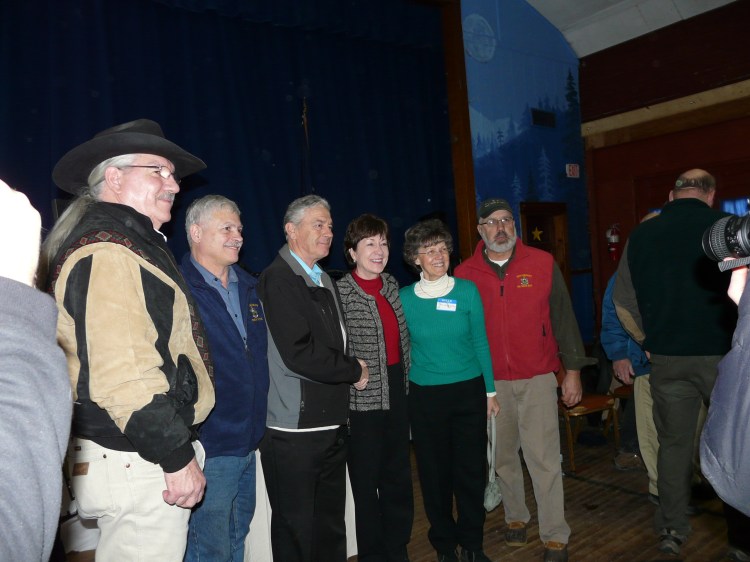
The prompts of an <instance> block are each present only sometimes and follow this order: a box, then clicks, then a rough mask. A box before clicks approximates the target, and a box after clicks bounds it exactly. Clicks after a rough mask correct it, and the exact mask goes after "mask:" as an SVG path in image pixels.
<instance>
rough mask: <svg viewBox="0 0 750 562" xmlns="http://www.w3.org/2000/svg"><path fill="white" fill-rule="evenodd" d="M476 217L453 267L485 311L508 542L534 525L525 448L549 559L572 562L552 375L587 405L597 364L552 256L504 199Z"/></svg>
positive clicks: (523, 537)
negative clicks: (519, 229) (584, 385)
mask: <svg viewBox="0 0 750 562" xmlns="http://www.w3.org/2000/svg"><path fill="white" fill-rule="evenodd" d="M477 215H478V219H479V220H478V224H477V231H478V232H479V235H480V236H481V238H482V239H481V240H480V241H479V243H478V244H477V247H476V250H475V251H474V254H473V255H472V256H471V257H470V258H469V259H468V260H466V261H464V262H463V263H462V264H461V265H460V266H458V267H457V268H456V276H457V277H462V278H464V279H469V280H471V281H473V282H474V283H476V285H477V288H478V289H479V294H480V295H481V296H482V302H483V304H484V310H485V312H486V315H485V325H486V328H487V337H488V340H489V345H490V351H491V352H492V365H493V366H494V368H495V371H494V379H495V381H494V388H495V389H496V390H497V397H498V401H499V403H500V415H498V416H497V419H496V421H497V435H498V440H497V441H498V442H497V450H496V454H495V457H496V467H497V468H496V470H497V475H498V479H499V483H500V491H501V492H502V494H503V506H504V507H505V521H506V523H507V524H508V529H507V531H506V533H505V542H506V544H508V545H509V546H523V545H524V544H526V541H527V533H526V525H527V524H528V522H529V520H530V519H531V515H530V513H529V510H528V508H527V507H526V494H525V492H524V477H523V469H522V466H521V459H520V457H519V454H518V451H519V449H521V450H522V451H523V458H524V461H525V463H526V467H527V468H528V471H529V475H530V476H531V482H532V484H533V486H534V496H535V498H536V503H537V508H538V518H539V537H540V538H541V540H542V542H544V560H545V562H565V561H567V560H568V539H569V537H570V527H569V526H568V523H567V521H565V505H564V500H563V482H562V467H561V465H560V431H559V425H558V409H557V403H558V396H557V389H558V382H557V378H556V377H555V373H556V372H557V371H559V370H560V369H563V373H564V374H562V376H561V379H562V382H561V385H560V386H561V390H562V397H561V398H562V401H563V403H564V404H565V405H566V406H568V407H572V406H574V405H575V404H577V403H578V402H579V401H580V400H581V395H582V390H581V368H583V367H584V366H586V365H590V364H593V363H595V360H593V359H589V358H587V357H586V354H585V351H584V348H583V341H582V339H581V335H580V332H579V330H578V323H577V322H576V318H575V315H574V313H573V306H572V304H571V302H570V296H569V295H568V289H567V286H566V285H565V279H564V278H563V276H562V272H561V271H560V268H559V267H558V266H557V264H556V263H555V260H554V258H553V257H552V255H551V254H549V253H547V252H543V251H541V250H538V249H536V248H531V247H529V246H526V245H525V244H524V243H523V242H522V241H521V240H520V239H519V238H518V237H517V236H516V229H515V220H514V218H513V212H512V210H511V207H510V205H509V204H508V202H507V201H506V200H505V199H494V198H493V199H488V200H486V201H484V202H483V203H482V204H481V205H480V206H479V209H478V211H477ZM561 360H562V365H561Z"/></svg>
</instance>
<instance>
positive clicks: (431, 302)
mask: <svg viewBox="0 0 750 562" xmlns="http://www.w3.org/2000/svg"><path fill="white" fill-rule="evenodd" d="M452 249H453V239H452V237H451V234H450V232H449V231H448V229H447V228H446V226H445V225H444V224H443V223H442V222H441V221H439V220H428V221H423V222H420V223H417V224H416V225H414V226H412V227H411V228H410V229H409V230H407V231H406V240H405V242H404V258H405V260H406V262H407V263H408V264H409V265H411V266H413V267H414V268H415V269H417V271H419V272H420V280H419V281H418V282H417V283H414V284H413V285H410V286H409V287H405V288H403V289H401V292H400V294H401V302H402V304H403V307H404V314H405V316H406V324H407V326H408V328H409V334H410V337H411V344H412V348H411V369H410V371H409V382H410V386H409V389H410V390H409V418H410V421H411V430H412V439H413V441H414V451H415V454H416V459H417V470H418V473H419V482H420V485H421V487H422V497H423V501H424V508H425V513H426V514H427V519H428V520H429V522H430V531H429V535H428V536H429V539H430V543H431V544H432V546H433V547H434V548H435V550H436V551H437V553H438V561H440V562H457V561H461V562H488V561H489V558H487V556H485V554H484V552H483V550H482V540H483V530H484V518H485V512H484V506H483V495H484V484H485V482H486V480H487V479H486V474H485V470H486V469H485V451H486V448H485V445H486V442H487V434H486V421H487V419H488V418H489V416H491V415H492V416H494V415H496V414H497V412H498V411H499V409H500V407H499V406H498V403H497V400H496V398H495V386H494V381H493V380H492V361H491V359H490V350H489V344H488V343H487V334H486V333H485V329H484V312H483V309H482V301H481V299H480V297H479V291H478V290H477V288H476V286H475V285H474V284H473V283H472V282H471V281H466V280H464V279H455V278H453V277H450V276H449V275H448V267H449V264H450V259H449V256H450V252H451V251H452ZM454 497H455V501H456V510H457V513H458V517H457V518H456V519H454V517H453V498H454ZM458 546H461V551H460V555H459V553H458V552H457V547H458Z"/></svg>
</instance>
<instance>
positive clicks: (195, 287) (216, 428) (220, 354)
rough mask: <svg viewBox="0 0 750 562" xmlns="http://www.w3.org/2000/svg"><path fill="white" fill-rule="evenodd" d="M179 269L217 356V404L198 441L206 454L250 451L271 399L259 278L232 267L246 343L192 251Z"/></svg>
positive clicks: (259, 436) (257, 440)
mask: <svg viewBox="0 0 750 562" xmlns="http://www.w3.org/2000/svg"><path fill="white" fill-rule="evenodd" d="M180 269H181V270H182V275H183V276H184V277H185V280H186V281H187V283H188V286H189V287H190V291H191V293H192V294H193V297H194V298H195V301H196V302H197V303H198V310H199V312H200V316H201V319H202V320H203V324H204V325H205V327H206V332H207V334H208V344H209V349H210V350H211V358H212V359H213V361H214V378H215V382H216V406H215V407H214V409H213V411H212V412H211V413H210V414H209V416H208V418H207V419H206V421H205V422H204V423H203V425H202V426H201V428H200V441H201V443H202V444H203V447H204V448H205V450H206V456H207V457H219V456H231V457H241V456H242V457H244V456H247V455H248V454H249V453H250V451H252V450H254V449H256V448H257V446H258V444H259V443H260V440H261V439H262V437H263V434H264V433H265V430H266V409H267V404H268V359H267V348H268V335H267V328H266V322H265V318H264V316H263V308H262V307H261V304H260V299H259V298H258V295H257V293H256V290H255V286H256V284H257V283H258V281H257V280H256V279H255V278H254V277H253V276H252V275H250V274H248V273H247V272H245V271H244V270H243V269H242V268H240V267H238V266H236V265H234V266H232V269H233V270H234V271H235V273H236V274H237V278H238V280H239V294H240V305H241V308H242V320H243V322H244V324H245V329H246V330H247V348H245V343H244V342H243V341H242V336H241V335H240V333H239V331H238V330H237V327H236V326H235V325H234V322H233V321H232V318H231V317H230V316H229V312H227V308H226V305H225V304H224V301H223V299H222V298H221V295H220V294H219V292H218V291H217V290H216V289H214V288H213V287H211V286H210V285H208V283H206V281H205V280H204V279H203V276H202V275H201V274H200V272H199V271H198V270H197V269H196V267H195V266H194V265H193V264H192V262H191V261H190V254H186V255H185V257H183V258H182V264H181V266H180Z"/></svg>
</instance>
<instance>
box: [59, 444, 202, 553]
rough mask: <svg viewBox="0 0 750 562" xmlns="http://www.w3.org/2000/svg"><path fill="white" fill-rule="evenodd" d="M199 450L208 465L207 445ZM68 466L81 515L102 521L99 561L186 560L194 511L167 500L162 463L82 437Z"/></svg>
mask: <svg viewBox="0 0 750 562" xmlns="http://www.w3.org/2000/svg"><path fill="white" fill-rule="evenodd" d="M194 446H195V449H196V458H197V459H198V462H199V464H200V465H201V466H202V465H203V459H204V452H203V447H202V446H201V444H200V443H199V442H197V441H196V442H195V443H194ZM68 463H69V468H70V474H71V479H72V482H73V492H74V494H75V496H76V503H77V505H78V514H79V516H80V517H81V518H83V519H96V521H97V525H98V527H99V530H100V531H101V536H100V538H99V544H98V545H97V547H96V559H97V560H98V561H102V562H110V561H112V562H129V561H139V562H151V561H154V560H159V562H181V561H182V557H183V555H184V553H185V544H186V540H187V529H188V519H189V518H190V510H189V509H183V508H181V507H177V506H173V505H169V504H167V503H166V502H165V501H164V499H163V498H162V491H164V490H166V488H167V486H166V483H165V481H164V472H163V471H162V469H161V467H160V466H159V465H157V464H154V463H151V462H148V461H146V460H144V459H143V458H141V456H140V455H138V453H133V452H125V451H115V450H113V449H107V448H106V447H102V446H101V445H97V444H96V443H94V442H93V441H89V440H87V439H80V438H73V439H72V440H71V445H70V449H69V451H68Z"/></svg>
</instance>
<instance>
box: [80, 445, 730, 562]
mask: <svg viewBox="0 0 750 562" xmlns="http://www.w3.org/2000/svg"><path fill="white" fill-rule="evenodd" d="M562 443H565V441H564V440H563V441H562ZM575 450H576V464H577V468H578V471H577V473H576V474H575V475H570V474H566V475H565V478H564V487H565V515H566V518H567V521H568V524H569V525H570V527H571V529H572V535H571V537H570V544H569V547H568V550H569V557H570V562H667V561H669V562H674V561H678V560H682V561H684V562H718V561H720V560H724V556H725V554H726V551H727V545H726V525H725V523H724V517H723V515H722V505H721V502H720V501H719V500H716V499H714V500H711V501H707V502H704V503H702V504H700V505H701V506H702V507H703V508H705V510H704V511H703V512H702V513H701V514H700V515H697V516H695V517H692V518H691V525H692V527H693V533H692V534H691V536H690V538H689V540H688V542H687V543H686V544H685V546H684V547H683V555H682V556H669V555H666V554H663V553H661V552H659V551H658V550H657V548H656V545H657V539H658V537H657V535H656V533H655V531H654V530H653V525H652V518H653V514H654V506H653V505H652V504H651V503H649V501H648V499H647V496H648V481H647V477H646V473H645V472H619V471H617V470H615V468H614V465H613V462H612V461H613V458H614V452H615V451H614V445H613V444H612V443H611V442H610V443H608V444H607V445H604V446H600V447H587V446H585V445H576V449H575ZM563 455H564V456H565V459H566V461H565V462H567V453H566V452H565V451H563ZM565 466H567V465H566V464H563V467H565ZM412 476H413V480H414V502H415V519H414V528H413V531H412V538H411V543H410V544H409V556H410V559H411V562H428V561H429V562H434V561H435V560H436V555H435V552H434V551H433V550H432V547H431V546H430V543H429V541H428V540H427V529H428V523H427V520H426V518H425V515H424V509H423V508H422V492H421V490H420V487H419V481H418V480H417V476H416V470H415V464H414V459H413V457H412ZM526 492H527V495H526V502H527V505H528V507H529V510H530V511H531V522H530V523H529V543H528V544H527V545H526V546H524V547H522V548H512V547H509V546H506V545H505V542H504V540H503V536H504V533H505V521H504V514H503V507H502V505H501V506H500V507H499V508H497V509H496V510H494V511H493V512H492V513H490V514H488V515H487V521H486V523H485V526H484V550H485V553H486V554H487V555H488V556H489V557H490V558H491V559H492V560H493V561H498V562H500V561H502V562H506V561H513V562H532V561H533V562H540V561H541V560H542V556H543V552H544V546H543V545H542V544H541V542H540V541H539V535H538V528H537V523H536V504H535V502H534V499H533V495H532V493H531V486H530V482H529V480H528V475H527V480H526ZM356 560H357V558H356V557H353V558H351V559H350V562H354V561H356ZM68 561H69V562H90V561H93V552H86V553H80V554H78V555H77V556H69V557H68ZM258 562H262V561H258Z"/></svg>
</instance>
